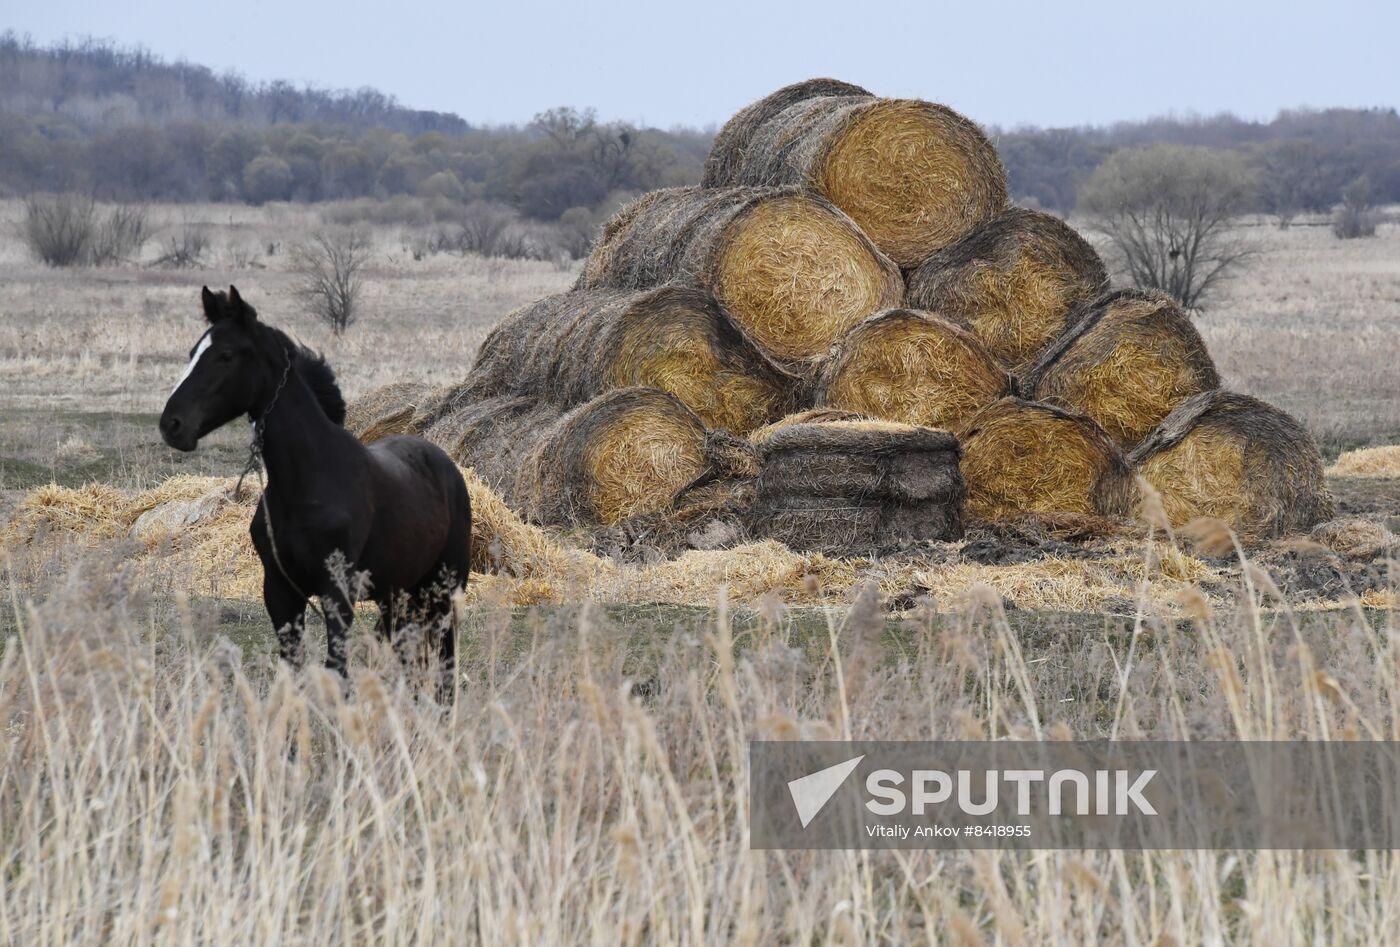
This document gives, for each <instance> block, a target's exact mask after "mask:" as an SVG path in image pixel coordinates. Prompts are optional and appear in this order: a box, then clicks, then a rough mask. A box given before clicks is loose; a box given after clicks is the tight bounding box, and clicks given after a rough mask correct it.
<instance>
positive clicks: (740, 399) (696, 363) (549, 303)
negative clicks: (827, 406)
mask: <svg viewBox="0 0 1400 947" xmlns="http://www.w3.org/2000/svg"><path fill="white" fill-rule="evenodd" d="M794 382H795V380H794V379H793V378H791V377H790V376H788V375H787V374H786V373H784V372H783V371H782V370H781V369H779V368H778V367H777V366H776V365H774V364H773V362H772V361H770V360H769V359H768V358H766V357H765V356H764V355H763V354H762V353H760V352H759V351H758V349H757V348H755V347H754V345H753V344H752V343H751V342H749V340H748V339H747V338H746V337H745V336H744V334H743V332H741V331H740V330H739V328H738V326H737V325H735V323H734V321H733V320H732V319H730V318H729V316H728V315H727V314H726V313H725V312H724V310H722V309H721V308H720V307H719V304H718V303H716V302H715V300H714V298H713V297H712V296H710V294H709V293H707V292H705V291H703V290H698V289H691V288H687V287H680V286H666V287H662V288H660V289H653V290H645V291H641V292H635V291H626V290H576V291H574V292H571V293H562V294H559V295H556V296H549V297H546V298H545V299H541V300H540V301H539V302H536V303H534V304H532V305H529V306H525V307H524V308H522V309H519V310H517V311H516V312H514V313H512V314H511V315H509V316H507V317H506V319H505V320H504V321H502V322H501V323H500V324H498V325H497V326H496V327H495V328H494V329H492V330H491V334H490V335H488V336H487V337H486V341H485V342H484V343H482V346H481V350H480V351H479V352H478V354H477V357H476V363H475V365H474V366H473V367H472V371H471V374H470V375H469V376H468V379H467V382H466V387H467V388H468V389H470V390H471V391H473V392H475V393H476V394H477V395H478V396H497V395H501V394H506V393H515V394H522V395H532V396H534V397H537V398H540V399H541V400H545V401H552V402H554V403H556V404H560V405H564V406H567V407H572V406H575V405H579V404H582V403H583V402H585V401H589V400H591V399H593V398H596V397H597V396H598V395H600V394H603V393H604V392H607V391H611V390H613V389H615V388H628V387H632V386H635V385H641V386H645V387H651V388H658V389H660V390H662V391H667V392H670V393H671V394H673V395H675V396H676V397H677V398H679V399H680V400H681V401H682V402H684V403H685V404H686V406H687V407H689V408H690V409H691V410H692V411H694V412H695V413H696V414H697V415H698V416H699V417H700V420H702V421H703V422H704V423H705V425H706V426H707V427H710V428H716V429H724V430H729V431H733V432H735V433H738V434H747V433H748V432H749V431H751V430H753V429H754V428H756V427H759V426H761V425H763V424H767V423H768V422H770V421H772V420H774V419H775V418H778V417H781V416H782V415H783V413H784V412H785V411H787V410H788V409H789V408H790V407H791V404H792V398H793V394H792V391H793V385H794Z"/></svg>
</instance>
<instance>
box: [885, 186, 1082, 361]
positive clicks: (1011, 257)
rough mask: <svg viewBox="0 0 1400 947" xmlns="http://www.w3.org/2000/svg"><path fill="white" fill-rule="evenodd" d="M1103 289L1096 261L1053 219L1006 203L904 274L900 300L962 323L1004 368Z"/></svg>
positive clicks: (1054, 334) (1042, 345)
mask: <svg viewBox="0 0 1400 947" xmlns="http://www.w3.org/2000/svg"><path fill="white" fill-rule="evenodd" d="M1106 289H1108V274H1107V272H1105V270H1104V266H1103V261H1102V260H1100V259H1099V255H1098V254H1097V253H1095V252H1094V248H1093V247H1091V246H1090V245H1089V244H1088V242H1087V241H1086V240H1085V239H1084V238H1083V237H1081V236H1079V234H1078V233H1076V232H1075V231H1074V229H1073V228H1071V227H1070V226H1069V225H1068V224H1066V223H1065V222H1064V221H1062V220H1060V219H1059V218H1058V217H1054V216H1051V215H1050V214H1043V213H1041V212H1040V211H1034V210H1026V209H1025V208H1022V207H1013V208H1011V209H1010V210H1007V211H1004V212H1003V213H1001V214H998V215H997V216H996V217H993V218H992V219H991V220H988V221H987V222H986V223H983V224H980V225H978V226H977V227H976V228H975V229H974V230H972V231H971V232H970V233H968V234H967V235H966V236H965V237H963V238H962V239H961V240H959V241H958V242H957V243H955V244H953V245H952V246H949V247H945V248H944V249H942V250H940V251H938V252H937V253H935V254H934V255H933V256H931V257H929V258H928V259H927V260H925V261H923V262H922V264H921V265H920V266H919V267H918V268H917V269H915V270H913V271H912V272H911V273H910V274H909V290H908V294H907V300H908V305H909V306H911V307H913V308H916V309H926V310H928V311H929V312H933V313H936V314H938V315H940V316H942V317H943V318H945V319H948V320H950V321H952V322H956V323H957V324H959V325H962V326H966V327H968V328H969V329H971V330H972V331H973V332H974V333H976V335H977V337H978V338H979V339H981V340H982V344H983V345H985V346H986V347H987V349H988V351H990V352H991V353H992V354H993V355H994V356H996V357H997V358H998V359H1000V360H1001V362H1002V364H1003V365H1006V366H1007V367H1009V368H1020V367H1023V366H1025V365H1028V364H1030V363H1031V362H1033V361H1034V360H1035V359H1036V358H1037V357H1038V356H1039V355H1040V354H1041V353H1042V352H1044V351H1045V349H1047V348H1048V347H1049V346H1050V345H1051V344H1052V343H1053V342H1054V341H1055V340H1056V339H1058V338H1059V337H1060V336H1061V335H1063V334H1064V332H1065V330H1066V329H1068V328H1069V320H1070V315H1071V313H1073V312H1074V310H1075V308H1076V307H1078V306H1079V305H1081V304H1084V303H1088V302H1090V301H1092V300H1093V299H1095V298H1096V297H1097V296H1099V295H1100V294H1101V293H1103V292H1104V291H1105V290H1106Z"/></svg>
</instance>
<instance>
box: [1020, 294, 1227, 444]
mask: <svg viewBox="0 0 1400 947" xmlns="http://www.w3.org/2000/svg"><path fill="white" fill-rule="evenodd" d="M1219 386H1220V376H1219V375H1217V374H1216V371H1215V363H1214V362H1212V361H1211V358H1210V353H1209V352H1207V351H1206V345H1205V342H1203V341H1202V340H1201V335H1200V333H1199V332H1197V331H1196V327H1195V326H1194V325H1192V324H1191V319H1190V317H1189V316H1187V315H1186V314H1185V313H1184V312H1182V311H1181V308H1180V307H1179V306H1177V305H1176V303H1175V302H1173V301H1172V299H1171V297H1169V296H1167V295H1166V294H1165V293H1158V292H1144V291H1141V290H1132V289H1125V290H1119V291H1117V292H1114V293H1111V294H1109V295H1107V296H1104V297H1103V298H1101V299H1100V300H1098V301H1097V302H1095V303H1094V304H1093V305H1092V306H1091V307H1090V308H1088V309H1087V310H1086V311H1085V312H1084V314H1083V315H1082V316H1081V317H1080V318H1079V321H1078V322H1076V323H1075V326H1074V328H1072V329H1071V330H1070V331H1069V332H1068V333H1066V334H1065V336H1064V337H1063V338H1061V339H1060V341H1058V342H1056V343H1055V345H1054V346H1053V347H1051V348H1050V349H1049V350H1048V351H1047V352H1046V353H1045V354H1044V355H1043V356H1041V358H1040V360H1039V361H1037V362H1036V364H1035V365H1034V366H1033V367H1032V368H1031V369H1030V370H1029V371H1027V372H1026V374H1025V376H1024V378H1023V379H1022V388H1023V390H1024V391H1025V393H1026V396H1027V397H1031V398H1035V399H1037V400H1039V401H1044V402H1048V403H1050V404H1058V405H1063V406H1064V407H1067V408H1073V409H1074V410H1076V411H1082V412H1084V413H1085V414H1087V415H1088V416H1089V417H1091V418H1093V419H1094V420H1095V421H1097V422H1098V423H1099V425H1100V426H1101V427H1102V428H1103V429H1104V430H1105V431H1107V432H1108V433H1109V435H1110V436H1112V437H1113V438H1114V440H1116V441H1117V442H1118V444H1119V446H1121V447H1122V448H1123V449H1125V450H1127V449H1130V448H1132V447H1133V446H1134V445H1136V444H1138V443H1139V442H1140V441H1141V440H1142V439H1143V438H1144V437H1146V436H1147V435H1148V434H1150V433H1152V430H1153V429H1154V428H1155V427H1156V426H1157V425H1158V424H1159V423H1161V421H1162V419H1163V418H1165V417H1166V416H1167V415H1168V414H1170V413H1171V412H1172V410H1173V409H1174V408H1176V407H1177V405H1179V404H1181V403H1182V402H1183V401H1185V400H1186V399H1188V398H1190V397H1192V396H1193V395H1198V394H1200V393H1201V392H1205V391H1211V390H1213V389H1215V388H1218V387H1219Z"/></svg>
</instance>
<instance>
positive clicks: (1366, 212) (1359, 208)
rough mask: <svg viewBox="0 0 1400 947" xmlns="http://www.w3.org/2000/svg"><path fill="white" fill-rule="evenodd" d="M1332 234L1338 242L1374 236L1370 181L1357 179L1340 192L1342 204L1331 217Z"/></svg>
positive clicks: (1364, 178) (1374, 227)
mask: <svg viewBox="0 0 1400 947" xmlns="http://www.w3.org/2000/svg"><path fill="white" fill-rule="evenodd" d="M1332 232H1333V233H1334V234H1336V235H1337V239H1338V240H1355V239H1356V238H1358V237H1374V236H1375V235H1376V214H1375V211H1374V210H1373V209H1372V206H1371V181H1370V179H1368V178H1366V177H1365V176H1362V177H1359V178H1357V179H1356V180H1355V181H1352V182H1351V183H1350V184H1348V185H1347V186H1346V188H1345V189H1344V190H1343V191H1342V204H1341V206H1340V207H1338V208H1337V210H1336V212H1335V213H1334V214H1333V215H1332Z"/></svg>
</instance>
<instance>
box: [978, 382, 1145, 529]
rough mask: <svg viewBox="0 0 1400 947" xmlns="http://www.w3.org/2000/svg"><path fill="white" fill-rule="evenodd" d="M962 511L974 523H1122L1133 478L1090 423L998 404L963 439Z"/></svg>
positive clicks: (1037, 407) (1008, 402) (1058, 412)
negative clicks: (1026, 518) (1042, 518)
mask: <svg viewBox="0 0 1400 947" xmlns="http://www.w3.org/2000/svg"><path fill="white" fill-rule="evenodd" d="M962 448H963V460H962V472H963V477H964V478H966V480H967V512H968V515H969V516H970V517H972V518H973V519H978V520H987V521H992V520H1004V519H1014V518H1016V516H1017V515H1019V514H1022V513H1080V514H1087V515H1092V516H1127V515H1128V514H1129V513H1130V511H1131V505H1132V498H1133V495H1134V492H1135V491H1134V489H1133V472H1132V468H1130V467H1129V466H1128V462H1127V461H1126V460H1125V459H1124V458H1123V454H1122V452H1121V451H1120V450H1119V449H1118V445H1117V444H1115V443H1114V441H1113V438H1111V437H1109V436H1108V434H1106V433H1105V432H1104V430H1103V429H1102V428H1101V427H1099V426H1098V425H1097V424H1095V423H1094V421H1093V420H1092V419H1090V418H1088V417H1085V416H1084V415H1082V414H1077V413H1075V412H1072V411H1066V410H1065V409H1063V408H1059V407H1056V406H1054V405H1048V404H1041V403H1038V402H1034V401H1025V400H1023V399H1021V398H1003V399H1002V400H1000V401H998V402H996V403H995V404H993V405H990V406H988V407H987V408H985V409H984V410H983V411H982V412H981V413H980V414H978V415H977V416H976V417H975V418H973V419H972V420H971V422H969V424H968V426H967V429H966V430H965V431H964V432H963V435H962Z"/></svg>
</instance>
